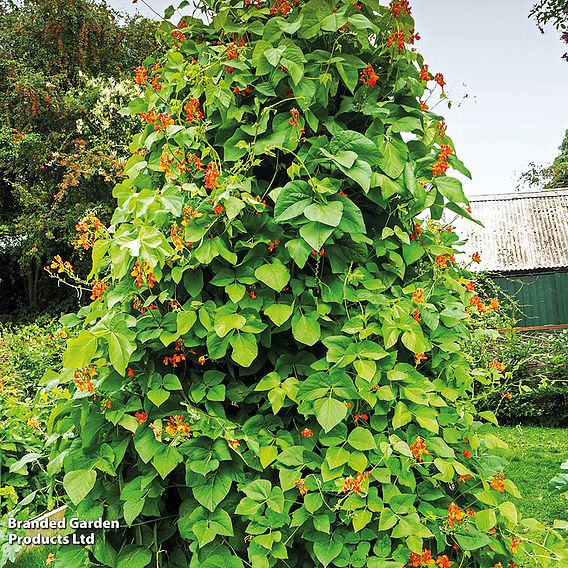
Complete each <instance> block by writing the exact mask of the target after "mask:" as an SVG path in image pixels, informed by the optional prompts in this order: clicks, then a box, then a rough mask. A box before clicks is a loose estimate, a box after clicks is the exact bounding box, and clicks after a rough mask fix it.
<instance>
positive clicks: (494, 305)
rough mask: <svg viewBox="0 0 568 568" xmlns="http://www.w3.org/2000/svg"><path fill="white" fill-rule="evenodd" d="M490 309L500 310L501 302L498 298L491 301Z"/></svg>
mask: <svg viewBox="0 0 568 568" xmlns="http://www.w3.org/2000/svg"><path fill="white" fill-rule="evenodd" d="M489 307H490V308H491V309H492V310H498V309H499V300H498V299H497V298H491V299H490V300H489Z"/></svg>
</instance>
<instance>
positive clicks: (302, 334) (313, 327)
mask: <svg viewBox="0 0 568 568" xmlns="http://www.w3.org/2000/svg"><path fill="white" fill-rule="evenodd" d="M292 335H293V336H294V339H295V340H296V341H299V342H300V343H303V344H304V345H309V346H312V345H315V344H316V343H317V342H318V341H319V338H320V335H321V328H320V324H319V322H318V320H317V319H315V318H313V317H309V316H306V315H304V314H296V315H294V317H293V318H292Z"/></svg>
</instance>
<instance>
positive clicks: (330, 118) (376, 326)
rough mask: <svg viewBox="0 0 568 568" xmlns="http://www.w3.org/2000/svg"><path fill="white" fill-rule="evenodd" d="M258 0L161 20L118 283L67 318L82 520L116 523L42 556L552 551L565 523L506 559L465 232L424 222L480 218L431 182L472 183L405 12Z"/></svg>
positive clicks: (506, 484) (115, 227)
mask: <svg viewBox="0 0 568 568" xmlns="http://www.w3.org/2000/svg"><path fill="white" fill-rule="evenodd" d="M184 4H187V3H184ZM248 4H250V5H249V6H244V5H243V3H242V2H241V1H228V0H226V1H222V2H217V3H215V6H214V10H215V15H214V16H213V14H212V13H211V9H205V12H206V15H207V16H208V17H212V24H211V25H205V24H203V23H202V22H201V21H200V20H197V19H193V18H191V17H186V18H185V19H184V20H183V22H182V23H180V25H179V27H178V28H175V27H174V26H173V25H172V24H170V23H168V22H164V23H163V25H162V26H161V30H160V36H161V40H162V41H163V42H164V43H165V44H166V46H167V48H168V49H167V52H166V53H165V55H164V56H163V57H161V58H159V59H158V60H147V61H146V69H147V74H148V79H147V80H148V82H149V84H148V87H147V89H146V94H145V97H144V98H143V99H137V100H134V101H132V103H131V104H130V105H129V108H128V112H130V113H132V114H140V115H141V117H142V119H143V121H144V122H145V123H146V125H145V127H144V129H143V130H142V131H141V132H140V133H139V134H138V135H136V136H135V137H134V139H133V142H132V145H131V150H132V152H133V155H132V157H131V158H130V160H129V161H128V163H127V164H126V167H125V172H126V179H125V180H124V181H123V182H122V183H120V184H119V185H118V186H117V187H116V188H115V191H114V195H115V197H116V198H117V200H118V207H117V209H116V211H115V214H114V217H113V221H112V225H111V226H110V227H109V234H110V235H111V237H110V238H108V239H107V238H105V237H102V238H101V239H99V240H98V241H97V242H96V245H95V248H94V254H93V260H94V266H93V275H96V277H98V278H102V279H104V280H105V282H106V283H107V284H108V286H109V288H108V290H105V291H104V292H103V293H102V295H101V297H100V298H99V299H97V300H95V301H94V302H93V303H92V304H91V305H90V306H88V307H85V308H83V309H81V310H80V311H79V313H78V314H77V315H72V316H66V317H65V318H64V323H65V324H66V325H67V326H68V327H69V328H76V329H77V330H80V332H79V334H78V335H77V337H76V339H73V340H72V341H71V342H70V345H69V350H68V352H67V354H66V356H65V359H64V362H65V366H66V369H64V370H63V372H62V373H61V380H67V381H72V380H73V381H74V383H75V385H76V389H75V394H74V396H73V399H72V400H71V401H70V402H69V404H68V405H66V406H65V407H59V408H58V409H57V410H56V411H55V412H54V415H53V420H52V423H53V432H54V434H55V435H56V436H57V435H58V436H60V438H59V439H58V443H57V445H56V446H57V447H56V448H55V449H54V453H53V456H54V459H55V460H59V461H58V464H59V465H60V467H61V470H60V473H61V474H64V476H65V477H64V478H63V479H64V484H63V485H64V487H65V488H66V490H67V492H68V494H69V497H70V499H71V501H72V503H71V504H70V513H69V514H78V515H80V516H83V517H89V516H90V517H98V516H99V515H101V514H104V515H105V517H106V518H107V519H119V520H120V521H121V523H122V525H123V528H122V529H121V530H120V531H107V532H106V533H105V538H104V539H103V538H102V537H101V538H100V539H99V541H98V544H97V545H96V546H95V547H94V548H92V549H91V548H89V547H87V548H80V549H74V548H72V547H71V548H67V549H65V550H60V551H59V552H58V555H57V564H56V566H69V565H74V566H80V565H83V564H89V562H95V561H96V562H97V563H98V564H99V565H101V564H102V565H106V566H113V567H114V566H119V567H120V568H126V567H137V568H138V567H141V566H147V565H151V566H160V567H165V566H168V567H174V566H180V567H182V566H183V567H186V566H190V567H192V568H193V567H197V566H199V567H201V568H212V567H224V568H225V567H229V568H232V567H243V566H252V567H254V568H265V567H269V566H297V567H307V566H342V567H347V566H353V567H362V566H369V567H371V568H379V567H381V568H386V567H397V568H400V567H401V566H402V565H403V564H406V565H408V564H409V560H410V561H411V562H412V564H413V565H414V566H417V565H424V564H423V563H422V560H421V558H427V556H426V555H427V553H426V552H425V553H424V555H425V556H424V557H423V556H422V554H423V552H422V551H423V549H424V550H425V551H431V554H432V557H433V559H434V560H438V565H439V566H442V565H444V563H445V565H446V566H449V565H450V563H451V562H453V563H455V566H462V567H466V566H467V567H474V566H479V567H482V566H483V567H486V566H493V565H494V564H497V563H499V562H500V563H502V564H503V565H507V562H508V561H509V560H510V559H513V557H514V556H515V558H516V557H517V556H518V557H519V558H527V557H528V555H531V554H532V552H533V551H537V552H538V553H539V554H541V558H544V557H548V558H553V559H555V558H557V554H559V553H560V550H561V544H559V540H558V537H557V536H555V535H554V534H550V535H549V536H548V540H547V544H546V548H543V547H540V546H539V545H537V544H534V542H524V543H522V545H519V547H518V550H517V553H516V555H513V553H512V552H511V548H510V545H511V542H512V541H511V537H512V536H515V538H518V536H519V533H520V532H521V531H522V530H523V528H524V526H525V525H524V524H522V523H521V524H520V525H519V524H517V521H518V517H517V514H516V511H515V509H514V507H513V506H512V505H511V504H510V503H509V502H508V501H507V496H508V495H513V496H515V495H518V491H517V489H516V487H515V485H514V484H513V483H512V482H511V481H510V480H509V479H508V478H507V477H506V475H503V470H504V467H505V460H504V459H503V458H502V457H501V453H502V446H503V444H502V443H501V442H500V441H499V439H498V438H497V437H496V436H494V435H493V434H492V426H491V424H490V422H491V421H493V416H492V414H491V413H486V414H485V415H483V416H480V415H478V414H477V413H476V411H475V409H474V408H473V406H472V405H471V403H470V402H469V400H468V396H469V393H470V389H471V386H472V383H473V381H474V380H475V373H474V372H472V370H471V369H470V367H469V365H468V362H467V360H466V358H465V357H464V355H463V354H462V348H461V343H460V342H461V340H462V339H463V338H464V337H466V336H467V333H468V331H467V327H466V324H465V321H466V318H467V316H468V314H467V312H466V307H467V308H468V309H469V308H470V298H471V297H472V296H473V293H470V292H468V291H467V290H466V288H465V286H464V284H463V283H465V282H466V281H465V280H463V279H461V280H460V278H462V274H461V271H460V270H459V269H458V267H457V265H456V263H455V261H454V257H453V253H454V249H453V245H454V244H455V243H456V241H457V240H458V237H457V236H456V235H455V234H454V233H452V232H451V230H450V231H446V230H440V229H439V228H437V227H435V226H432V227H431V228H429V229H425V230H424V231H422V230H421V229H420V228H419V227H418V224H417V222H416V216H417V215H418V214H420V213H421V212H423V211H425V210H428V209H429V210H430V212H431V214H432V216H433V217H434V218H437V219H439V218H440V216H441V215H442V213H443V211H444V208H445V207H448V208H450V209H451V210H452V211H454V212H457V213H459V214H461V215H465V216H468V213H467V212H466V210H465V209H463V208H462V205H464V206H465V205H467V202H466V200H465V197H464V196H463V192H462V190H461V186H460V183H459V182H458V181H457V180H456V179H454V178H449V177H445V171H446V169H447V167H446V166H447V164H448V163H449V164H450V165H452V166H453V167H454V168H456V169H457V170H459V171H461V172H462V173H466V174H467V170H466V169H465V168H464V167H463V165H462V164H461V162H460V161H459V160H458V159H457V158H456V156H455V153H454V152H453V148H451V147H450V146H452V145H453V144H452V142H451V140H450V139H449V138H448V137H447V136H446V134H445V129H444V127H443V126H441V117H439V116H437V115H436V114H435V113H433V112H426V111H424V110H422V108H421V105H420V103H419V99H421V98H423V97H424V96H425V93H426V92H427V90H426V87H427V84H428V82H427V81H426V80H422V79H421V77H420V75H419V73H420V67H421V65H422V58H421V57H420V55H418V54H417V53H416V52H414V51H411V50H408V49H406V48H405V46H404V42H403V45H402V46H401V47H400V49H398V48H397V39H396V36H391V34H394V33H395V32H397V31H399V33H400V34H402V39H403V40H404V39H405V40H407V41H408V40H409V37H410V35H411V33H413V32H411V31H410V30H411V29H413V28H414V23H413V21H412V19H411V17H410V16H409V15H408V14H407V13H406V11H405V10H402V12H401V11H400V10H399V11H398V12H399V13H397V15H398V18H397V17H395V13H394V11H395V9H394V6H393V7H392V9H387V8H385V7H384V6H380V5H379V4H378V3H377V2H368V3H366V2H358V3H357V4H356V5H354V4H352V3H351V2H345V3H344V2H333V4H331V3H330V4H328V3H326V2H325V1H323V0H311V1H310V2H307V3H301V4H299V5H298V6H297V7H290V6H289V5H288V3H286V2H282V1H280V0H279V1H277V2H276V3H275V4H274V5H271V6H268V5H265V4H266V3H265V2H260V3H257V2H249V3H248ZM257 4H258V5H257ZM398 4H404V3H397V5H398ZM403 7H404V6H403ZM169 12H170V13H169V16H171V15H173V13H174V10H173V9H172V10H171V11H169ZM399 37H400V36H399ZM393 38H394V40H393ZM393 41H394V43H393ZM387 44H391V45H387ZM425 72H426V71H425V70H422V74H423V77H424V73H425ZM377 75H378V78H377V77H376V76H377ZM141 76H142V77H143V76H144V74H143V73H141ZM442 82H443V81H441V80H440V83H442ZM433 172H436V174H437V175H436V177H435V178H433ZM93 395H95V396H96V399H95V398H94V396H93ZM70 433H72V434H73V435H70ZM63 434H65V436H63ZM62 456H63V457H62ZM54 469H56V468H55V466H54ZM89 471H90V472H92V473H91V474H88V473H87V472H89ZM93 474H94V475H93ZM93 480H94V483H93ZM466 508H468V509H472V510H474V511H477V514H476V515H475V516H472V514H470V513H467V514H466V513H465V509H466ZM74 511H76V513H75V512H74ZM482 511H483V512H482ZM477 515H479V516H477ZM528 524H529V526H533V525H532V524H531V523H528ZM454 545H455V546H454ZM411 555H413V556H411ZM446 556H447V558H446ZM417 558H419V559H418V560H417ZM554 561H555V560H551V561H550V562H552V563H553V562H554ZM416 562H420V564H417V563H416ZM425 562H426V560H425Z"/></svg>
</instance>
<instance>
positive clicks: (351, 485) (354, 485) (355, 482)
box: [343, 471, 371, 495]
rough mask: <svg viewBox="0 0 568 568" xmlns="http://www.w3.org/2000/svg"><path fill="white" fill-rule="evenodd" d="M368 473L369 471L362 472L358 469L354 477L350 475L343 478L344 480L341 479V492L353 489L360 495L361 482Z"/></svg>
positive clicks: (369, 473)
mask: <svg viewBox="0 0 568 568" xmlns="http://www.w3.org/2000/svg"><path fill="white" fill-rule="evenodd" d="M370 475H371V472H370V471H364V472H363V473H361V472H360V471H359V472H358V473H357V477H356V478H353V477H351V476H349V477H347V478H345V480H344V481H343V493H347V492H348V491H355V493H357V495H360V494H361V483H362V482H363V481H364V480H365V479H367V478H368V477H369V476H370Z"/></svg>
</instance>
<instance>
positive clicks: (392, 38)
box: [387, 32, 406, 53]
mask: <svg viewBox="0 0 568 568" xmlns="http://www.w3.org/2000/svg"><path fill="white" fill-rule="evenodd" d="M405 43H406V42H405V39H404V32H393V33H392V34H390V35H389V37H388V39H387V47H391V46H393V45H395V44H396V49H397V51H398V52H399V53H400V52H401V51H404V47H405Z"/></svg>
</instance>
